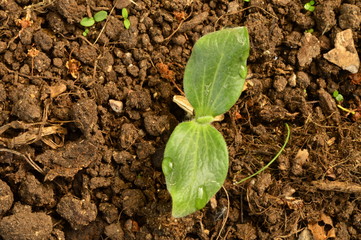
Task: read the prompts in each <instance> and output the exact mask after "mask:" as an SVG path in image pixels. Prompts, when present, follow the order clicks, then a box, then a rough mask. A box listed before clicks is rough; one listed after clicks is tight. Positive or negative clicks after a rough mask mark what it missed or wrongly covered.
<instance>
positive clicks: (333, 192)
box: [0, 0, 361, 240]
mask: <svg viewBox="0 0 361 240" xmlns="http://www.w3.org/2000/svg"><path fill="white" fill-rule="evenodd" d="M306 2H308V1H307V0H264V1H261V0H250V2H249V3H247V2H244V1H242V0H238V1H236V0H235V1H224V0H213V1H201V0H176V1H168V0H159V1H151V0H135V1H134V2H133V1H130V0H117V1H109V0H102V1H94V0H59V1H49V0H47V1H45V0H44V1H39V0H33V1H31V0H2V1H0V22H1V26H0V79H1V81H0V126H1V127H0V146H1V148H0V238H1V239H4V240H8V239H14V240H20V239H114V240H115V239H116V240H118V239H119V240H121V239H141V240H143V239H159V240H166V239H188V240H190V239H243V240H253V239H265V240H266V239H298V240H305V239H312V237H313V239H315V240H320V239H342V240H347V239H354V240H356V239H361V201H360V200H361V124H360V123H361V117H360V116H361V73H358V74H357V71H358V68H359V58H358V56H357V53H358V52H360V50H361V32H360V28H361V26H360V24H361V13H360V12H361V11H360V10H361V1H358V0H342V1H341V0H316V9H315V11H314V12H308V11H306V10H305V9H304V8H303V5H304V4H305V3H306ZM114 4H115V8H114V10H112V8H113V6H114ZM123 7H126V8H127V9H128V11H129V20H130V22H131V26H130V29H129V30H126V29H125V28H124V25H123V20H122V17H121V9H122V8H123ZM100 10H106V11H107V12H108V13H110V12H111V14H110V16H109V17H108V19H107V21H103V22H99V23H96V24H95V25H94V26H93V27H91V28H90V32H89V34H88V36H87V37H84V36H83V35H82V33H83V31H84V28H83V27H82V26H81V25H80V24H79V22H80V20H81V19H82V18H83V17H85V16H88V15H89V14H94V13H95V12H97V11H100ZM243 25H245V26H247V27H248V30H249V33H250V39H251V46H252V49H251V54H250V57H249V70H250V73H249V76H248V81H247V89H246V90H245V91H244V92H243V93H242V96H241V97H240V99H239V100H238V102H237V104H236V105H235V106H234V107H233V108H232V109H231V110H230V111H229V112H228V113H227V114H226V116H225V119H224V120H223V121H222V122H220V123H215V124H214V125H215V127H216V128H217V129H218V130H220V131H221V132H222V134H223V136H224V137H225V139H226V141H227V144H228V146H229V152H230V159H229V161H230V168H229V173H228V177H227V180H226V182H225V184H224V189H223V190H220V191H219V192H218V193H217V194H216V195H215V197H214V198H213V199H212V200H211V204H208V205H207V206H206V207H205V208H204V209H203V210H201V211H198V212H196V213H194V214H192V215H190V216H187V217H184V218H180V219H175V218H173V217H171V199H170V195H169V194H168V192H167V190H166V185H165V180H164V176H163V174H162V171H161V162H162V154H163V150H164V146H165V144H166V142H167V139H168V137H169V136H170V134H171V132H172V130H173V129H174V127H175V126H176V125H177V123H178V122H181V121H184V120H185V113H184V112H183V111H182V110H181V109H180V108H179V107H177V106H176V105H175V104H174V103H173V102H172V97H173V96H174V95H176V94H178V95H179V94H182V93H181V92H180V91H179V89H181V88H182V75H183V71H184V67H185V64H186V62H187V60H188V58H189V56H190V53H191V50H192V46H193V45H194V43H195V42H196V40H197V39H199V38H200V37H201V36H202V35H204V34H206V33H209V32H212V31H215V30H218V29H221V28H224V27H235V26H243ZM311 29H312V30H313V33H306V31H309V30H311ZM347 29H349V30H348V31H346V32H343V31H344V30H347ZM344 33H345V34H346V33H347V34H349V35H348V36H352V37H350V38H349V39H348V42H347V45H346V46H345V47H342V46H341V47H340V46H338V40H337V39H341V37H340V36H341V35H340V34H344ZM350 33H351V34H352V35H350ZM342 36H344V35H342ZM345 38H346V37H343V38H342V39H345ZM345 41H346V40H345ZM333 49H334V50H335V52H332V54H331V53H330V55H332V56H331V57H333V59H329V55H325V54H326V53H328V52H330V51H331V50H333ZM334 56H336V57H334ZM351 72H352V73H356V74H352V73H351ZM335 90H338V91H339V92H340V93H341V94H342V95H343V97H344V100H343V101H342V102H341V103H338V102H337V101H336V100H335V99H334V97H332V94H333V92H334V91H335ZM338 105H341V106H342V107H343V108H345V109H344V110H342V109H341V108H340V107H339V106H338ZM350 112H352V113H350ZM285 123H288V124H289V125H290V127H291V139H290V141H289V143H288V145H287V147H286V149H285V151H284V152H283V153H282V155H281V156H280V157H279V158H278V160H277V161H276V162H275V163H273V164H272V165H271V167H270V168H268V169H267V170H266V171H265V172H263V173H262V174H260V175H258V176H256V177H254V178H252V179H250V180H248V181H246V182H245V183H242V184H239V185H234V184H233V183H234V182H235V181H238V180H241V179H242V178H244V177H246V176H249V175H251V174H253V173H254V172H256V171H257V170H259V169H260V168H262V166H264V165H265V164H267V163H268V162H269V161H270V160H271V159H272V158H273V156H274V155H275V154H276V153H277V152H278V151H279V149H280V147H281V146H282V144H283V141H284V139H285V136H286V129H285Z"/></svg>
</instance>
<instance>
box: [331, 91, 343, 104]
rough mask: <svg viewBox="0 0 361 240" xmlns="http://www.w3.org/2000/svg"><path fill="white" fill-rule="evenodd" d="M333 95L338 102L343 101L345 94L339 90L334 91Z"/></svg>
mask: <svg viewBox="0 0 361 240" xmlns="http://www.w3.org/2000/svg"><path fill="white" fill-rule="evenodd" d="M332 96H333V97H334V98H335V99H336V101H337V102H342V101H343V96H342V95H341V94H340V93H339V92H338V91H337V90H335V91H334V92H333V93H332Z"/></svg>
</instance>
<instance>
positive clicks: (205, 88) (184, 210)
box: [162, 27, 250, 217]
mask: <svg viewBox="0 0 361 240" xmlns="http://www.w3.org/2000/svg"><path fill="white" fill-rule="evenodd" d="M249 49H250V47H249V37H248V31H247V29H246V28H245V27H237V28H229V29H223V30H220V31H216V32H213V33H209V34H207V35H205V36H203V37H201V38H200V39H199V40H198V41H197V42H196V44H195V45H194V47H193V50H192V54H191V57H190V59H189V61H188V63H187V65H186V68H185V72H184V82H183V84H184V92H185V95H186V98H187V99H188V101H189V103H190V104H191V105H192V107H193V109H194V114H195V116H194V119H193V120H191V121H188V122H182V123H180V124H179V125H178V126H177V127H176V128H175V129H174V131H173V133H172V134H171V136H170V138H169V140H168V142H167V145H166V148H165V151H164V159H163V163H162V170H163V173H164V175H165V179H166V184H167V189H168V191H169V192H170V194H171V196H172V215H173V216H174V217H183V216H186V215H188V214H191V213H193V212H195V211H197V210H199V209H202V208H203V207H204V206H205V205H206V204H207V203H208V201H209V199H210V198H211V197H212V196H213V195H214V194H216V193H217V192H218V190H219V189H220V188H221V186H222V185H223V183H224V180H225V178H226V176H227V172H228V150H227V145H226V142H225V140H224V138H223V136H222V134H221V133H220V132H218V131H217V130H216V129H215V128H214V127H213V126H212V125H211V123H212V122H213V121H215V120H216V118H217V116H219V115H222V114H224V113H225V112H227V111H228V110H229V109H230V108H231V107H232V106H233V105H234V104H235V103H236V101H237V99H238V98H239V96H240V95H241V92H242V89H243V85H244V82H245V78H246V75H247V58H248V55H249Z"/></svg>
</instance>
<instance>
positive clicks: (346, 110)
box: [332, 90, 356, 114]
mask: <svg viewBox="0 0 361 240" xmlns="http://www.w3.org/2000/svg"><path fill="white" fill-rule="evenodd" d="M332 96H333V97H334V98H335V99H336V101H337V102H338V103H339V104H337V107H338V108H339V109H341V110H342V111H344V112H347V113H351V114H356V111H354V110H350V109H348V108H345V107H342V105H341V102H343V100H344V98H343V96H342V94H340V93H339V92H338V91H337V90H335V91H334V92H333V93H332Z"/></svg>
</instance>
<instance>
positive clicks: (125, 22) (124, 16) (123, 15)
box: [122, 8, 130, 29]
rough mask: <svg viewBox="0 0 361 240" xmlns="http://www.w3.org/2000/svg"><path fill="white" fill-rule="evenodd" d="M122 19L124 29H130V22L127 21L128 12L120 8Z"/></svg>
mask: <svg viewBox="0 0 361 240" xmlns="http://www.w3.org/2000/svg"><path fill="white" fill-rule="evenodd" d="M122 17H123V19H124V20H123V24H124V27H125V28H126V29H129V28H130V21H129V19H128V10H127V9H126V8H122Z"/></svg>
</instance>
